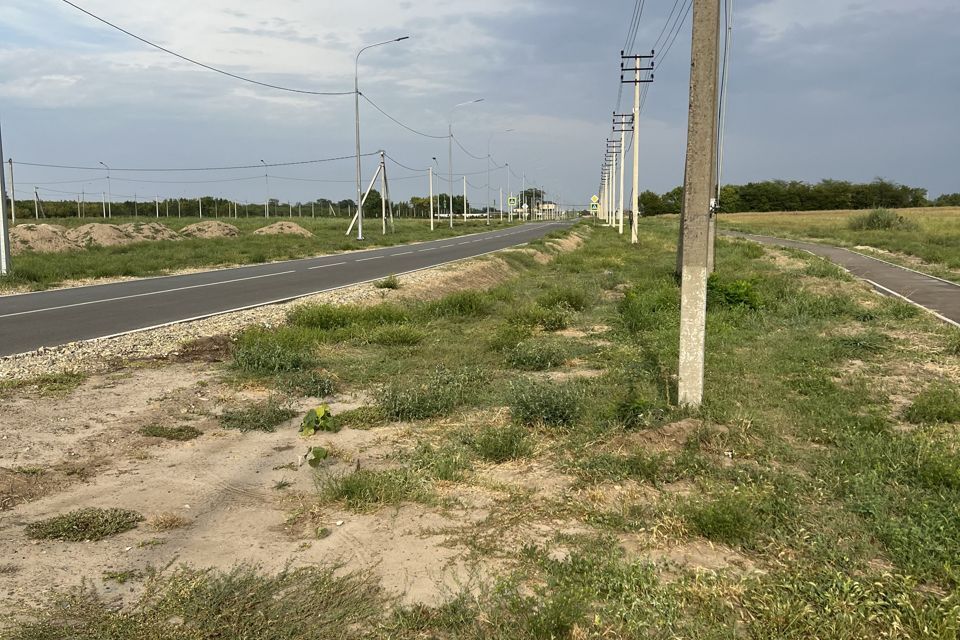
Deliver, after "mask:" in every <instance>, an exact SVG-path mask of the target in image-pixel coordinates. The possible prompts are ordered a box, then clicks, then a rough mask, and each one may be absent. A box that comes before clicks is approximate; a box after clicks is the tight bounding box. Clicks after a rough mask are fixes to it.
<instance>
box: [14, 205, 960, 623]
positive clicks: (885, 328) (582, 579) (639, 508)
mask: <svg viewBox="0 0 960 640" xmlns="http://www.w3.org/2000/svg"><path fill="white" fill-rule="evenodd" d="M675 237H676V231H675V228H674V226H673V223H671V222H669V221H665V220H644V221H643V227H642V241H641V244H640V246H639V247H636V248H632V247H630V245H629V244H626V243H624V241H623V239H622V238H621V237H619V236H617V235H616V234H615V233H612V232H611V231H609V230H606V229H596V230H594V231H593V233H592V234H591V236H590V238H589V239H588V241H587V243H586V245H585V246H584V247H583V248H581V249H580V250H578V251H576V252H572V253H569V254H564V255H560V256H558V257H557V258H556V260H555V261H554V262H553V263H552V264H550V265H539V264H536V263H535V262H534V261H533V260H531V259H530V257H529V256H524V255H522V254H519V253H518V252H514V253H513V254H512V256H509V254H508V258H507V259H508V260H510V261H511V262H512V263H513V264H514V265H515V266H517V267H518V268H520V269H522V278H516V279H514V280H511V281H509V282H507V283H505V284H503V285H501V286H499V287H497V288H495V289H493V290H491V291H488V292H464V293H457V294H452V295H449V296H447V297H445V298H443V299H441V300H439V301H436V302H429V303H427V302H424V303H405V304H384V305H380V306H376V307H370V308H363V309H358V308H333V307H325V306H318V307H308V308H304V309H300V310H298V311H296V312H295V313H294V314H293V315H292V316H291V318H290V324H289V325H288V326H284V327H280V328H277V329H273V330H251V331H249V332H248V333H247V334H246V335H244V336H243V337H241V338H240V339H239V341H238V343H237V345H236V347H235V352H234V360H235V362H234V365H233V366H234V368H235V372H236V374H237V375H239V376H240V377H241V378H253V379H257V380H260V381H263V382H265V383H267V384H270V385H273V386H275V387H277V388H278V389H279V390H281V391H283V392H287V393H310V392H311V391H312V390H314V389H315V387H316V386H319V387H320V388H322V389H323V390H324V391H328V390H329V389H330V388H331V386H338V387H340V388H341V389H343V388H350V389H353V390H366V391H368V392H369V393H370V394H371V398H372V399H373V403H372V404H371V406H369V407H366V408H363V409H360V410H356V411H353V412H351V413H349V414H344V415H341V416H335V418H334V424H333V425H332V426H331V428H348V429H349V428H364V429H377V428H378V427H380V426H381V425H383V424H385V423H387V422H389V421H393V420H404V421H409V422H411V423H413V428H412V431H411V433H412V436H413V439H414V440H415V442H412V443H411V442H409V440H408V441H406V442H404V443H400V444H398V446H397V451H396V453H395V456H394V457H393V463H392V464H391V465H390V466H389V468H386V469H383V468H380V469H376V468H373V469H362V470H358V471H356V472H355V473H350V474H348V475H345V476H331V475H330V474H329V473H325V472H324V471H323V470H320V471H319V472H318V475H319V478H318V489H317V492H316V493H315V494H313V495H306V496H303V498H302V500H303V506H302V508H301V509H300V510H299V511H298V512H297V513H296V514H293V517H295V518H300V519H302V520H306V521H309V519H310V517H311V514H317V513H322V512H323V510H324V509H328V508H331V507H332V506H337V507H338V508H344V507H345V508H349V509H352V510H356V511H361V512H365V513H383V514H384V517H385V518H389V515H388V514H389V511H390V506H391V505H395V504H399V503H414V504H421V505H422V508H423V509H424V510H445V509H450V508H452V509H453V512H458V511H457V508H456V504H457V501H458V497H457V496H459V495H476V492H484V491H488V492H489V494H488V495H490V496H491V499H490V502H489V504H488V505H487V506H486V507H485V509H486V510H487V514H486V515H485V517H481V518H478V519H477V520H473V521H469V520H468V521H465V522H463V523H462V528H458V529H457V530H456V531H454V532H451V544H455V545H463V546H465V547H467V548H468V549H470V550H471V552H472V558H473V559H474V560H476V561H478V562H480V563H481V564H484V563H489V564H488V566H490V567H493V571H492V574H493V575H496V576H498V577H499V578H498V582H497V583H496V584H493V583H489V584H487V585H486V586H485V588H480V589H475V590H474V591H473V592H472V593H466V592H465V593H463V594H462V595H461V596H459V597H455V598H453V599H452V600H451V601H450V602H449V603H448V604H446V605H444V606H440V607H438V608H430V607H425V606H413V607H401V606H396V605H395V603H393V601H392V600H391V599H390V598H389V597H387V596H386V595H385V594H384V593H383V591H382V590H381V589H380V586H379V584H378V582H377V581H376V579H375V578H373V577H372V576H371V574H369V573H364V572H360V573H354V574H349V573H344V572H343V571H336V570H335V568H333V567H322V566H321V567H313V568H307V569H301V570H296V571H291V572H290V573H287V574H282V575H280V576H265V575H262V574H260V573H259V572H258V571H257V570H256V569H255V568H240V569H237V570H236V571H234V572H231V573H225V574H224V573H218V572H198V571H195V570H191V569H181V570H168V571H167V572H164V573H161V574H159V575H156V576H153V577H150V578H148V581H147V584H148V587H149V588H148V590H147V592H146V595H144V596H143V597H142V599H141V601H140V603H139V604H138V606H137V607H128V608H126V609H117V608H114V607H113V606H112V604H111V603H109V602H107V601H106V600H105V599H103V598H102V597H101V596H98V595H96V594H94V593H92V592H90V591H86V592H75V593H73V594H72V595H70V596H68V597H66V598H65V599H60V598H53V597H51V598H49V602H50V604H49V606H48V607H47V608H46V609H45V610H43V611H42V612H40V613H39V614H38V615H39V617H38V620H37V622H36V623H35V624H32V625H27V626H20V627H18V628H17V629H16V630H14V631H13V632H12V635H11V637H12V638H17V639H23V640H26V639H30V640H35V639H39V638H55V637H56V638H59V637H84V638H117V639H122V638H131V639H132V638H137V639H141V638H167V637H176V638H198V639H199V638H206V637H250V638H253V637H256V638H344V637H374V638H410V639H413V638H453V637H456V638H477V639H479V638H504V639H506V638H543V639H547V638H677V637H684V638H690V637H697V638H701V639H704V640H706V639H713V638H717V639H719V638H731V637H749V638H798V639H799V638H811V637H817V638H835V639H837V640H840V639H843V640H849V639H851V638H875V637H891V638H892V637H897V638H924V637H925V638H956V637H957V635H958V628H960V565H958V555H957V550H958V549H960V526H957V525H958V523H960V454H958V449H957V447H958V444H960V442H958V437H957V434H956V427H957V422H958V421H960V387H958V380H957V375H958V374H957V371H958V365H960V335H958V333H957V332H956V331H954V330H948V329H947V328H945V327H943V326H942V325H939V324H936V323H935V322H934V321H933V320H931V319H930V318H929V317H928V316H926V315H925V314H923V313H922V312H920V311H918V310H917V309H915V308H914V307H912V306H910V305H907V304H905V303H901V302H898V301H896V300H890V299H885V298H879V297H877V296H875V295H874V294H872V293H870V292H868V290H867V289H866V288H865V287H863V286H861V285H859V284H857V283H854V282H852V281H851V280H850V279H849V278H848V277H847V276H846V275H844V274H843V273H842V272H841V271H840V270H839V269H837V268H836V267H834V266H832V265H830V264H828V263H825V262H823V261H821V260H819V259H816V258H813V257H810V256H807V255H804V254H801V253H799V252H780V251H772V250H767V249H764V248H761V247H759V246H758V245H755V244H752V243H748V242H739V241H727V240H721V241H720V243H719V247H718V252H717V265H718V273H717V276H716V277H715V279H714V282H713V284H712V286H711V294H710V310H709V336H708V348H709V355H708V363H707V379H706V396H707V403H706V405H705V406H704V407H703V409H702V410H701V411H698V412H696V413H689V412H686V411H684V410H682V409H679V408H677V407H676V406H674V400H675V380H674V374H675V371H676V358H677V332H678V305H679V303H678V291H677V286H676V283H675V280H674V277H673V274H672V269H673V266H674V253H673V251H674V239H675ZM565 327H567V329H566V330H565V331H563V332H562V333H558V332H560V331H561V330H562V329H564V328H565ZM331 344H337V345H339V348H336V349H331V348H329V345H331ZM325 347H326V348H325ZM517 460H520V461H522V462H523V466H522V467H521V469H523V470H524V471H523V473H534V472H536V473H537V474H538V475H537V476H535V478H536V479H535V480H533V481H532V482H531V483H530V484H529V487H530V488H529V489H527V490H512V491H504V490H503V489H502V487H498V486H491V485H490V482H489V480H486V481H485V480H482V479H481V478H482V477H487V476H484V475H483V473H482V472H483V471H486V470H489V469H491V468H496V466H497V465H501V464H504V463H505V462H506V461H514V462H515V461H517ZM560 480H567V481H569V484H564V483H563V482H559V481H560ZM548 481H549V482H548ZM553 481H556V482H553ZM557 487H559V489H557ZM551 488H552V489H553V490H548V489H551ZM471 492H472V493H471ZM485 495H486V494H485ZM531 531H540V532H542V531H548V532H549V533H547V534H542V533H541V534H539V535H540V538H539V539H536V538H535V539H533V540H531V539H530V538H529V537H524V534H525V533H529V532H531ZM654 559H656V560H659V561H660V562H658V563H654V562H652V560H654ZM664 559H669V560H672V563H668V564H664V563H663V560H664ZM487 575H489V574H487Z"/></svg>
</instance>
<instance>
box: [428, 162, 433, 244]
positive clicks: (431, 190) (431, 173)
mask: <svg viewBox="0 0 960 640" xmlns="http://www.w3.org/2000/svg"><path fill="white" fill-rule="evenodd" d="M428 173H429V178H430V231H433V165H430V168H429V169H428Z"/></svg>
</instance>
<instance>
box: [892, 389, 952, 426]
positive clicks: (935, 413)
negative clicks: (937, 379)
mask: <svg viewBox="0 0 960 640" xmlns="http://www.w3.org/2000/svg"><path fill="white" fill-rule="evenodd" d="M903 417H904V418H906V419H907V420H908V421H910V422H913V423H915V424H939V423H951V422H957V423H960V388H958V387H957V386H956V385H953V384H947V383H943V382H941V383H938V384H934V385H931V386H930V387H927V388H926V389H924V390H923V391H921V392H920V393H919V394H918V395H917V397H916V398H914V399H913V402H912V403H911V404H910V406H909V407H907V409H906V411H904V412H903Z"/></svg>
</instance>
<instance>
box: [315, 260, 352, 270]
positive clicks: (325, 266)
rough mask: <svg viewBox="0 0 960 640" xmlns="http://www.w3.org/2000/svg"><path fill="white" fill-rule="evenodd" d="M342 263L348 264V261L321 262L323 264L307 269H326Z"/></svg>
mask: <svg viewBox="0 0 960 640" xmlns="http://www.w3.org/2000/svg"><path fill="white" fill-rule="evenodd" d="M341 264H347V263H346V262H334V263H332V264H321V265H319V266H316V267H309V268H308V269H307V271H311V270H313V269H326V268H327V267H336V266H339V265H341Z"/></svg>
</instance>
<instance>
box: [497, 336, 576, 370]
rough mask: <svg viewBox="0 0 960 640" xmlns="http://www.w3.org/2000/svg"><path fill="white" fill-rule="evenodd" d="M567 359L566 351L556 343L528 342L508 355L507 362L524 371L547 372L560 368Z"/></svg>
mask: <svg viewBox="0 0 960 640" xmlns="http://www.w3.org/2000/svg"><path fill="white" fill-rule="evenodd" d="M566 359H567V353H566V350H565V349H564V348H563V347H562V346H561V345H560V344H558V343H557V342H555V341H547V340H538V339H534V340H527V341H525V342H521V343H520V344H518V345H517V346H515V347H514V348H513V349H511V350H510V351H509V352H508V353H507V362H508V363H510V366H512V367H513V368H515V369H521V370H523V371H545V370H547V369H552V368H554V367H559V366H560V365H561V364H563V363H564V362H565V361H566Z"/></svg>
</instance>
